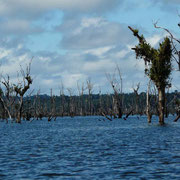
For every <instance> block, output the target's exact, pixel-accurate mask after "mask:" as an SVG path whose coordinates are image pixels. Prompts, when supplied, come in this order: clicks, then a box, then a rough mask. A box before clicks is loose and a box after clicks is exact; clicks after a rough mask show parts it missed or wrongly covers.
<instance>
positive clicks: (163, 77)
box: [133, 31, 172, 88]
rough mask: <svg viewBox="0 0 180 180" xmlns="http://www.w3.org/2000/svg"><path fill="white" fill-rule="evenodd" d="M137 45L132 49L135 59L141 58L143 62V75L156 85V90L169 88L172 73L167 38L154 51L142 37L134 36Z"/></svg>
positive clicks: (170, 51) (170, 53)
mask: <svg viewBox="0 0 180 180" xmlns="http://www.w3.org/2000/svg"><path fill="white" fill-rule="evenodd" d="M133 33H134V35H135V36H137V37H138V39H139V44H138V45H137V46H135V48H133V50H135V52H136V58H142V59H144V62H145V65H146V67H145V74H146V75H147V76H149V77H150V79H151V80H152V81H153V82H154V83H155V84H156V86H157V88H165V87H167V86H170V74H171V71H172V65H171V56H172V48H171V42H170V40H169V38H168V37H166V38H165V39H164V41H163V42H162V43H160V44H159V48H158V49H155V48H153V47H151V45H150V44H149V43H147V42H146V40H145V38H144V37H143V36H139V35H138V34H136V33H137V32H136V31H135V32H134V31H133Z"/></svg>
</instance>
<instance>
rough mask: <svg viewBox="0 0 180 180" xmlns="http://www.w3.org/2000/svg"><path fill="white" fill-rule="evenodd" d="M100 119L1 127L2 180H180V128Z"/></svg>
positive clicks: (134, 119) (132, 119)
mask: <svg viewBox="0 0 180 180" xmlns="http://www.w3.org/2000/svg"><path fill="white" fill-rule="evenodd" d="M173 118H174V117H170V118H169V119H166V122H167V125H166V126H163V127H161V126H159V125H158V122H157V119H156V117H154V118H153V123H152V124H151V125H148V123H147V120H146V118H145V117H140V118H137V117H130V118H129V119H128V120H126V121H125V120H121V119H115V120H113V121H112V122H110V121H108V120H106V121H103V120H102V118H100V117H75V118H69V117H66V118H57V120H56V121H52V122H47V119H43V120H42V121H33V122H31V123H29V122H23V123H22V124H11V123H10V124H6V123H4V122H1V123H0V132H1V134H0V179H13V180H14V179H18V180H19V179H24V180H25V179H43V180H44V179H68V180H69V179H72V180H73V179H82V180H84V179H93V180H95V179H106V180H108V179H110V180H112V179H113V180H114V179H148V180H149V179H167V180H169V179H180V123H179V122H177V123H174V122H172V121H173Z"/></svg>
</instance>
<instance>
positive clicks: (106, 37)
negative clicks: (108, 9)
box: [58, 17, 133, 50]
mask: <svg viewBox="0 0 180 180" xmlns="http://www.w3.org/2000/svg"><path fill="white" fill-rule="evenodd" d="M58 29H59V31H60V32H62V33H63V38H62V42H61V44H62V46H63V47H64V48H66V49H74V50H77V49H84V50H86V49H95V48H102V47H106V46H113V45H117V44H126V43H130V42H132V41H133V40H132V38H131V36H132V35H131V33H130V31H128V27H127V25H124V24H120V23H115V22H109V21H107V20H105V19H104V18H99V17H94V18H88V17H86V18H82V19H73V20H72V19H69V20H68V19H67V20H66V21H65V22H64V23H63V24H62V25H61V26H60V27H59V28H58Z"/></svg>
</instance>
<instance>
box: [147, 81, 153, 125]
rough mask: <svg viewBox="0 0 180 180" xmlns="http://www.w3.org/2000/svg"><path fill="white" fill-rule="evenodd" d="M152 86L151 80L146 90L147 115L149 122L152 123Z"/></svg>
mask: <svg viewBox="0 0 180 180" xmlns="http://www.w3.org/2000/svg"><path fill="white" fill-rule="evenodd" d="M150 88H151V80H149V83H148V87H147V92H146V115H147V119H148V123H151V118H152V112H151V104H150Z"/></svg>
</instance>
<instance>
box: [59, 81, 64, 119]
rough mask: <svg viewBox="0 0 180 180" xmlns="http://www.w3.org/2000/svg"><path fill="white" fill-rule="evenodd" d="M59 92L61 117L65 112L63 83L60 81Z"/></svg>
mask: <svg viewBox="0 0 180 180" xmlns="http://www.w3.org/2000/svg"><path fill="white" fill-rule="evenodd" d="M59 92H60V116H61V117H63V116H64V114H65V95H64V85H63V82H62V81H61V85H60V91H59Z"/></svg>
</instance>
